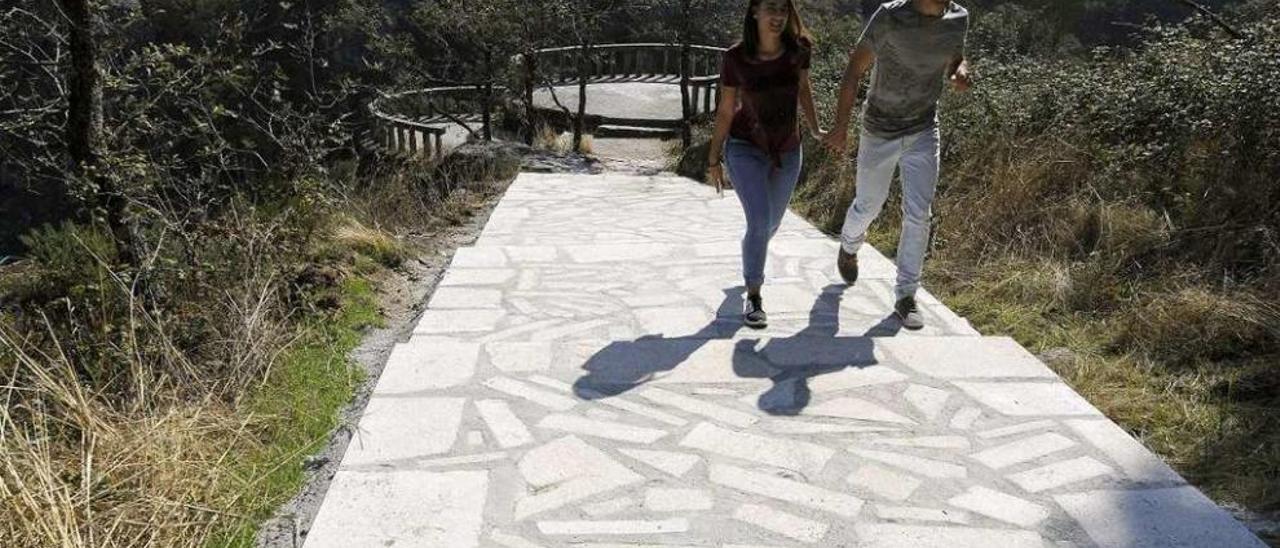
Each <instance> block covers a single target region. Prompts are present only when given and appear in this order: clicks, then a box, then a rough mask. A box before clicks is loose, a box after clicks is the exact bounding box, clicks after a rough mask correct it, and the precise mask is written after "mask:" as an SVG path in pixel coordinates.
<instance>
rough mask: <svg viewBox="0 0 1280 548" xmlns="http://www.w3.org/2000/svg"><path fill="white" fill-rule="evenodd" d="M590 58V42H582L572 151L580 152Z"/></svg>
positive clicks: (585, 112)
mask: <svg viewBox="0 0 1280 548" xmlns="http://www.w3.org/2000/svg"><path fill="white" fill-rule="evenodd" d="M590 56H591V42H589V41H588V42H583V43H582V48H581V49H580V50H579V55H578V115H577V116H576V117H574V120H573V151H574V152H580V151H581V150H582V133H583V124H585V120H586V116H587V63H588V60H589V58H590Z"/></svg>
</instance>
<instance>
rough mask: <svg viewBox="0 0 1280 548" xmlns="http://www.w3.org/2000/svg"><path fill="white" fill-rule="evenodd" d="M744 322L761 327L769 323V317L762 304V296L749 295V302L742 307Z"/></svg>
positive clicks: (749, 325) (753, 326) (754, 326)
mask: <svg viewBox="0 0 1280 548" xmlns="http://www.w3.org/2000/svg"><path fill="white" fill-rule="evenodd" d="M742 323H744V324H746V326H747V327H751V328H755V329H761V328H763V327H765V326H767V325H769V317H768V316H766V315H765V313H764V307H763V305H762V304H761V299H760V296H759V295H757V296H754V297H753V296H750V295H748V296H747V302H746V303H745V304H744V305H743V307H742Z"/></svg>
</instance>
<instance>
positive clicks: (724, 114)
mask: <svg viewBox="0 0 1280 548" xmlns="http://www.w3.org/2000/svg"><path fill="white" fill-rule="evenodd" d="M737 105H738V88H735V87H729V86H723V85H722V86H720V104H719V105H716V126H715V131H714V132H713V133H712V134H711V150H709V151H707V166H708V167H710V166H714V165H716V164H719V163H720V153H721V151H722V150H723V149H724V141H725V139H728V138H729V126H731V125H732V124H733V111H734V109H735V108H737Z"/></svg>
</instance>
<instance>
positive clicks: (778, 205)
mask: <svg viewBox="0 0 1280 548" xmlns="http://www.w3.org/2000/svg"><path fill="white" fill-rule="evenodd" d="M802 157H803V154H802V153H801V151H800V149H799V148H796V149H795V150H793V151H791V152H787V153H785V154H783V155H782V166H781V167H774V165H773V161H772V160H771V159H770V158H769V155H768V154H766V153H765V152H764V151H762V150H760V149H759V148H757V147H756V146H755V145H753V144H751V142H750V141H745V140H742V139H734V138H730V139H729V141H728V142H727V143H725V146H724V164H725V168H726V169H727V170H728V175H729V181H730V182H732V183H733V190H734V192H737V193H738V200H739V201H740V202H742V212H743V213H744V214H746V217H747V232H746V234H745V235H743V237H742V274H743V278H745V281H746V282H747V287H748V288H758V287H760V286H761V285H764V262H765V258H766V257H767V256H768V252H769V240H770V239H771V238H773V234H774V233H775V232H777V231H778V225H779V224H781V223H782V216H783V215H785V214H786V213H787V204H788V203H790V202H791V192H792V191H794V190H795V189H796V180H797V179H799V178H800V164H801V160H802Z"/></svg>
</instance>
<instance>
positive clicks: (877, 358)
mask: <svg viewBox="0 0 1280 548" xmlns="http://www.w3.org/2000/svg"><path fill="white" fill-rule="evenodd" d="M741 215H742V214H741V211H740V209H739V206H738V204H737V202H736V200H735V199H734V198H733V196H732V195H731V194H727V195H726V196H725V197H723V198H718V197H716V196H715V194H714V192H713V191H711V190H709V189H707V188H706V187H703V186H699V185H696V184H694V183H692V182H689V181H687V180H684V179H679V178H676V177H641V176H621V175H596V176H589V175H535V174H523V175H521V176H520V178H519V179H518V180H517V181H516V182H515V184H514V185H513V186H512V187H511V189H510V190H509V191H508V192H507V195H506V196H505V197H504V198H503V200H502V201H501V203H500V204H499V205H498V207H497V209H496V210H495V211H494V213H493V217H492V219H491V220H490V221H489V223H488V225H487V227H486V229H485V231H484V233H483V235H482V236H481V237H480V239H479V241H478V242H477V245H475V246H474V247H469V248H464V249H460V250H458V253H457V255H456V256H455V257H454V259H453V263H452V265H451V267H450V268H449V271H448V273H447V274H446V276H445V278H444V280H443V281H442V283H441V285H440V287H439V288H438V289H437V290H436V292H435V294H434V296H432V298H431V300H430V302H429V305H428V307H427V310H426V311H425V312H424V313H423V315H422V318H421V321H420V322H419V323H418V325H417V327H416V329H415V330H414V335H413V337H412V338H411V339H410V340H409V341H408V342H406V343H404V344H401V345H399V346H398V347H397V348H396V349H395V350H394V351H393V352H392V354H391V356H390V359H389V361H388V363H387V366H386V369H385V372H384V373H383V374H382V377H381V379H380V380H379V382H378V384H377V388H376V389H375V393H374V395H373V397H372V399H371V400H370V402H369V404H368V407H367V409H366V410H365V412H364V416H363V418H362V419H361V421H360V424H359V428H358V430H359V432H358V435H357V437H356V439H354V440H353V441H352V442H351V445H350V446H349V448H348V449H347V453H346V456H345V458H344V459H343V461H342V466H341V469H340V472H339V473H338V474H337V476H335V477H334V479H333V482H332V485H331V487H330V489H329V493H328V495H327V497H326V500H325V502H324V505H323V507H322V508H321V510H320V512H319V514H318V516H317V517H316V521H315V523H314V525H313V527H312V529H311V531H310V534H309V535H308V536H307V542H306V546H307V547H308V548H321V547H329V546H334V547H351V546H439V547H448V548H455V547H468V546H492V547H505V548H529V547H536V546H545V547H550V546H595V547H606V546H625V547H636V546H867V547H911V548H922V547H935V546H936V547H948V548H955V547H983V548H987V547H1014V548H1016V547H1066V546H1078V547H1087V546H1105V547H1112V546H1152V547H1155V546H1160V547H1164V546H1180V547H1181V546H1185V547H1193V546H1194V547H1259V546H1262V543H1261V542H1260V541H1259V540H1258V539H1256V538H1255V537H1254V536H1252V535H1251V534H1250V533H1249V532H1248V531H1247V530H1246V529H1245V528H1244V527H1243V526H1241V525H1240V524H1238V523H1237V522H1236V521H1234V520H1233V519H1232V518H1231V517H1230V516H1229V515H1228V514H1227V513H1226V512H1224V511H1223V510H1221V509H1219V508H1218V507H1217V506H1215V505H1214V504H1213V503H1212V502H1211V501H1210V500H1209V499H1207V498H1206V497H1204V496H1203V495H1202V494H1201V493H1200V492H1199V491H1197V490H1196V489H1195V488H1194V487H1190V486H1188V485H1187V484H1186V483H1185V482H1184V481H1183V480H1182V478H1180V477H1179V476H1178V475H1177V474H1176V473H1175V472H1173V471H1172V470H1171V469H1169V467H1167V466H1166V465H1165V464H1164V463H1162V462H1161V461H1160V460H1159V459H1158V458H1157V457H1156V456H1154V455H1153V454H1151V453H1150V452H1149V451H1147V450H1146V449H1145V448H1144V447H1143V446H1142V445H1141V444H1140V443H1138V442H1137V441H1135V440H1134V439H1132V438H1131V437H1129V436H1128V435H1127V434H1126V433H1125V432H1124V431H1123V430H1121V429H1120V428H1119V427H1117V426H1116V425H1115V424H1113V423H1112V422H1111V421H1110V420H1108V419H1107V418H1106V417H1104V416H1102V415H1101V414H1099V412H1098V411H1097V410H1096V409H1094V407H1093V406H1091V405H1090V404H1089V403H1088V402H1086V401H1085V400H1084V399H1082V398H1081V397H1080V396H1078V395H1077V394H1076V393H1075V392H1073V391H1072V390H1071V389H1070V388H1069V387H1067V385H1065V384H1063V383H1062V381H1061V380H1060V379H1059V378H1058V377H1057V376H1056V375H1054V373H1053V372H1052V371H1050V370H1049V369H1048V368H1046V367H1045V366H1044V365H1043V364H1041V363H1040V362H1039V361H1038V360H1036V358H1035V357H1034V356H1032V355H1031V354H1030V353H1028V352H1027V351H1026V350H1024V349H1023V348H1021V347H1020V346H1019V345H1018V344H1017V343H1015V342H1013V341H1011V340H1010V339H1007V338H1001V337H982V336H980V335H979V334H978V333H977V332H975V331H974V330H973V328H971V327H970V326H969V324H968V323H967V322H966V321H965V320H964V319H963V318H960V317H958V316H957V315H955V314H954V313H952V312H951V311H950V310H948V309H947V308H946V307H945V306H943V305H942V304H940V303H939V302H938V301H937V300H936V299H934V298H932V297H931V296H929V295H928V294H927V293H925V294H922V295H921V302H922V305H923V308H924V313H925V316H926V319H927V321H928V324H929V326H928V327H927V328H926V329H924V330H923V331H920V332H915V333H907V332H900V331H899V330H898V325H897V323H896V322H895V321H893V319H892V318H891V317H890V310H891V303H890V295H891V284H892V278H893V274H894V269H893V265H892V263H890V262H889V261H887V260H886V259H885V258H884V257H883V256H881V255H880V254H878V253H877V252H876V251H875V250H872V249H866V251H865V253H864V254H863V255H862V256H861V263H862V267H863V268H862V270H863V279H862V280H860V281H859V282H858V284H857V285H856V286H854V287H851V288H848V287H845V286H844V285H843V284H842V283H840V282H839V280H838V279H837V277H836V275H835V272H834V264H833V263H834V257H835V254H836V245H837V244H836V243H835V242H834V241H833V240H831V239H829V238H827V237H825V236H823V235H822V234H820V233H819V232H818V231H817V230H815V229H814V228H813V227H811V226H810V225H808V224H807V223H805V222H803V221H802V220H800V219H799V218H797V217H795V216H792V215H790V214H789V215H788V217H787V218H786V220H785V221H784V223H783V225H782V228H781V229H780V231H779V233H778V235H777V237H776V239H775V241H774V242H773V244H772V247H771V251H770V256H769V263H768V275H769V282H768V285H767V286H766V292H765V304H766V309H767V310H769V312H770V318H771V322H772V323H771V326H770V327H769V328H768V329H766V330H763V331H751V330H747V329H743V328H741V327H740V320H739V312H740V310H741V305H742V302H741V292H742V287H740V286H739V284H740V282H739V274H738V273H739V262H738V243H737V239H738V236H739V234H740V232H741V230H742V220H741Z"/></svg>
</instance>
